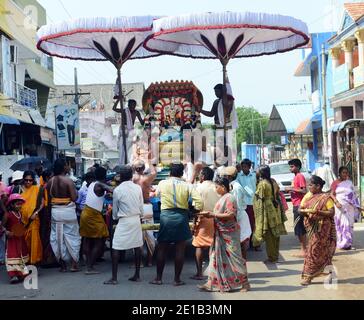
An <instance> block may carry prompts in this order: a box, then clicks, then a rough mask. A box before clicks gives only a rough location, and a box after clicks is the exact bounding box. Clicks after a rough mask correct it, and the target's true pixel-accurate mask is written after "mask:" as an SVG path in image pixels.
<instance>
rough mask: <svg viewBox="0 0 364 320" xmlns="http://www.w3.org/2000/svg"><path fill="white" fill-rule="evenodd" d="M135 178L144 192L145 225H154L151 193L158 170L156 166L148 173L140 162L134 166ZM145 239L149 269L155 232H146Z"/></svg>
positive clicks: (151, 262)
mask: <svg viewBox="0 0 364 320" xmlns="http://www.w3.org/2000/svg"><path fill="white" fill-rule="evenodd" d="M133 169H134V176H133V182H134V183H136V184H138V185H139V186H140V187H141V188H142V191H143V198H144V216H143V223H144V224H154V214H153V205H152V204H151V202H150V192H151V190H152V184H153V182H154V180H155V178H156V177H157V170H156V168H155V167H154V166H150V168H149V169H150V172H149V173H147V172H146V164H145V162H144V161H141V160H138V161H135V162H134V165H133ZM143 238H144V241H145V243H146V245H147V263H146V265H147V266H148V267H151V266H152V265H153V255H154V251H155V238H154V231H144V232H143Z"/></svg>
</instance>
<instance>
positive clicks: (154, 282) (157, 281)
mask: <svg viewBox="0 0 364 320" xmlns="http://www.w3.org/2000/svg"><path fill="white" fill-rule="evenodd" d="M149 284H152V285H155V286H162V285H163V282H162V280H153V281H150V282H149Z"/></svg>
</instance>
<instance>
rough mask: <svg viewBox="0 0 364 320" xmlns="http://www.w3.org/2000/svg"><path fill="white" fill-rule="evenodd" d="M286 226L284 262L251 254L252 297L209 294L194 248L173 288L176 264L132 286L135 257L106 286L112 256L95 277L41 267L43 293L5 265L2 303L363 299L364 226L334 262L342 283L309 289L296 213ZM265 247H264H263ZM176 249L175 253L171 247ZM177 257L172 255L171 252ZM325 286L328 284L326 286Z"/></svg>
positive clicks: (147, 272) (147, 271) (0, 270)
mask: <svg viewBox="0 0 364 320" xmlns="http://www.w3.org/2000/svg"><path fill="white" fill-rule="evenodd" d="M288 216H289V222H287V224H286V226H287V229H288V231H289V235H288V236H284V237H282V239H281V257H280V261H281V262H280V263H279V264H277V265H274V266H272V265H271V266H269V265H265V264H264V263H263V261H264V260H265V259H266V255H265V251H264V250H263V251H262V252H252V251H250V252H249V256H248V260H249V262H248V271H249V279H250V283H251V286H252V290H251V291H250V292H248V293H226V294H221V293H204V292H199V290H198V289H197V285H198V284H202V283H203V282H196V281H193V280H190V279H189V277H190V276H192V275H193V274H194V272H195V264H194V260H193V250H192V248H189V250H188V253H187V261H186V265H185V268H184V271H183V277H182V278H183V280H184V281H185V282H186V283H187V284H186V286H183V287H178V288H175V287H174V286H173V270H174V267H173V261H172V260H171V261H169V263H168V265H167V266H166V269H165V275H164V279H163V280H164V285H163V286H153V285H150V284H149V281H150V280H152V279H153V278H154V277H155V272H156V270H155V267H153V268H144V269H142V270H141V276H142V282H141V283H131V282H129V281H128V278H129V277H130V276H132V274H133V270H132V269H131V268H130V266H131V265H132V259H131V258H132V257H131V255H130V254H128V255H127V261H126V262H123V263H121V264H120V265H119V281H120V284H119V285H118V286H114V287H113V286H105V285H103V282H104V281H105V280H108V279H109V278H110V277H111V263H110V259H109V257H110V254H109V252H106V253H105V258H106V262H103V263H100V264H99V265H98V266H97V267H98V269H99V270H100V271H101V272H102V273H101V274H100V275H96V276H86V275H84V273H83V272H82V273H66V274H61V273H59V272H58V269H41V270H40V274H39V281H38V287H39V288H38V290H26V289H25V288H24V286H23V285H22V284H18V285H10V284H9V282H8V280H9V279H8V277H7V273H6V269H5V267H0V299H1V300H94V299H96V300H139V301H140V300H272V299H275V300H332V299H350V300H356V299H360V300H363V299H364V271H363V270H364V224H356V226H355V230H356V231H355V241H354V242H355V244H354V245H355V248H356V250H353V251H349V252H346V251H338V252H337V254H336V255H335V258H334V266H335V269H336V271H337V281H335V280H334V282H333V283H332V284H331V285H330V284H329V283H328V281H327V279H326V278H325V277H323V278H318V279H315V280H314V282H313V284H312V285H311V286H309V287H307V288H304V287H302V286H300V275H301V272H302V267H303V260H302V259H298V258H295V257H293V256H292V255H294V254H295V253H298V251H299V246H298V242H297V240H296V238H295V237H294V235H293V233H292V230H293V227H292V224H293V221H292V220H293V218H292V216H291V214H289V215H288ZM263 249H264V247H263ZM171 250H172V249H171ZM171 253H172V252H171ZM325 283H326V284H325Z"/></svg>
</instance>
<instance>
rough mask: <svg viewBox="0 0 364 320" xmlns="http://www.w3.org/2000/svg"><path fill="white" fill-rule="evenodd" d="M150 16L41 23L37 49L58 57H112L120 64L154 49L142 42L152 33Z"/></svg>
mask: <svg viewBox="0 0 364 320" xmlns="http://www.w3.org/2000/svg"><path fill="white" fill-rule="evenodd" d="M153 19H154V18H153V17H152V16H140V17H139V16H136V17H115V18H101V17H98V18H79V19H74V20H70V21H64V22H60V23H55V24H49V25H46V26H43V27H41V28H40V30H39V31H38V39H39V40H38V44H37V47H38V49H39V50H41V51H43V52H44V53H46V54H48V55H51V56H56V57H60V58H67V59H75V60H86V61H106V60H108V61H111V62H112V63H113V64H114V65H115V66H117V67H120V66H121V65H123V63H124V62H126V61H127V60H129V59H138V58H139V59H140V58H148V57H150V56H153V55H157V54H156V53H152V52H149V51H147V50H146V49H144V48H143V47H142V46H141V45H142V44H143V42H144V40H145V39H146V37H147V36H149V35H150V34H151V33H152V23H153Z"/></svg>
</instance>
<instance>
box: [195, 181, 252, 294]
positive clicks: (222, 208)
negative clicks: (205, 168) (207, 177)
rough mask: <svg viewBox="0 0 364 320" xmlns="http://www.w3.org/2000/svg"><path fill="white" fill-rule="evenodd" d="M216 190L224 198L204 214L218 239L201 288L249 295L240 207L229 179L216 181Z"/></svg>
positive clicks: (211, 251) (207, 290) (212, 249)
mask: <svg viewBox="0 0 364 320" xmlns="http://www.w3.org/2000/svg"><path fill="white" fill-rule="evenodd" d="M215 183H216V191H217V193H218V194H219V195H220V196H221V198H220V200H219V201H218V202H217V204H216V206H215V209H214V212H213V213H212V212H201V213H200V215H201V216H204V217H206V218H213V219H214V222H215V238H214V242H213V244H212V246H211V249H210V264H209V278H208V281H207V283H206V284H204V285H202V286H199V289H200V290H201V291H206V292H218V291H220V292H233V291H240V292H247V291H249V290H250V285H249V280H248V271H247V267H246V261H245V260H244V259H243V257H242V254H241V246H240V226H239V224H238V222H237V204H236V200H235V198H234V197H233V196H232V194H231V193H229V191H230V182H229V180H228V179H226V178H219V179H217V180H216V182H215Z"/></svg>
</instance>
